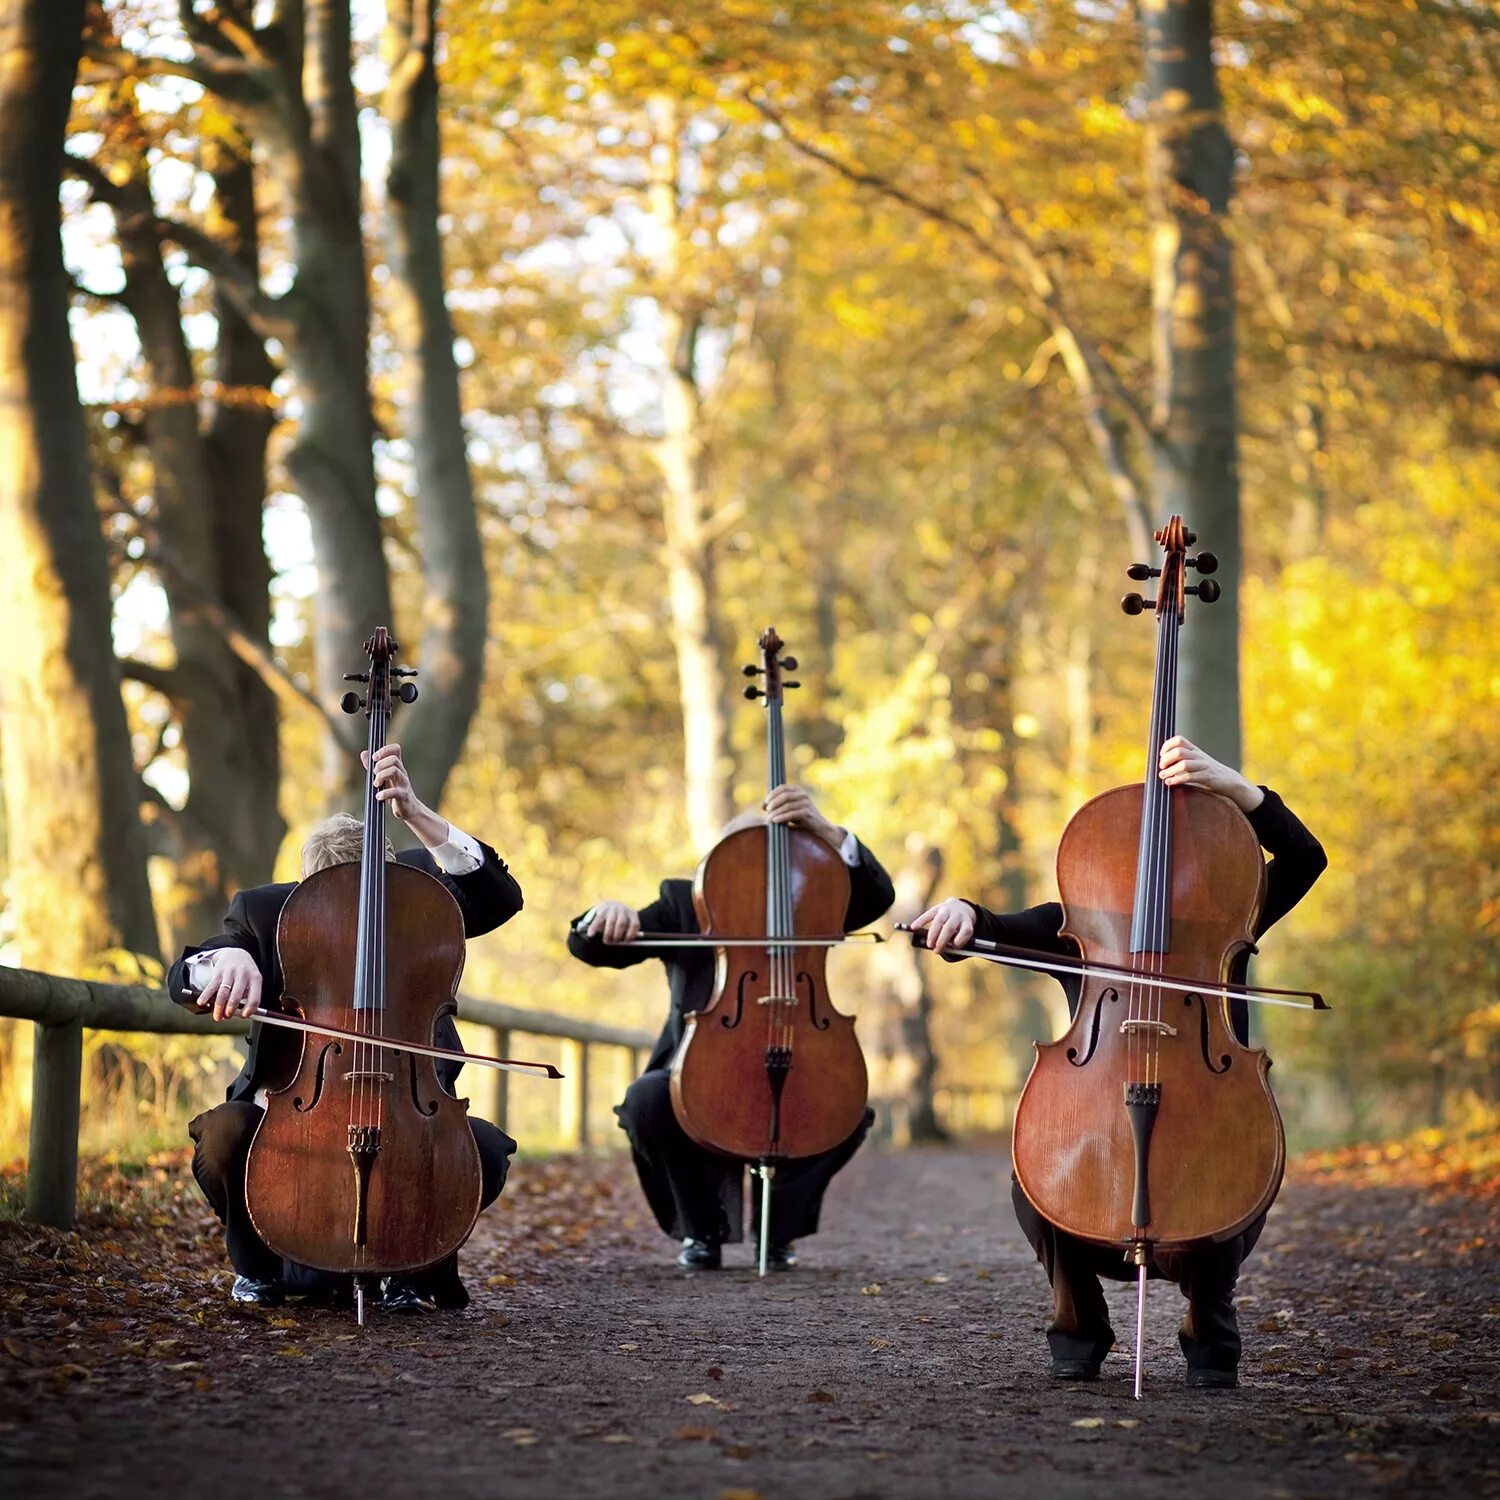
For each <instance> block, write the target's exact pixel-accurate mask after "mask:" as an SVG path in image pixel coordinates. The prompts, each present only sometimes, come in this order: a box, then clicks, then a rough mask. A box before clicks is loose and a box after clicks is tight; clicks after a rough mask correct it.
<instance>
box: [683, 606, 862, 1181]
mask: <svg viewBox="0 0 1500 1500" xmlns="http://www.w3.org/2000/svg"><path fill="white" fill-rule="evenodd" d="M760 645H761V652H762V667H761V668H760V670H761V671H762V672H764V674H765V686H764V688H763V689H754V688H752V689H750V690H749V691H750V693H753V694H755V695H756V696H760V695H761V693H763V694H764V697H765V700H766V710H767V716H768V717H767V741H768V756H767V760H768V776H767V780H768V785H769V787H770V788H773V789H774V788H775V787H777V786H780V785H781V784H782V782H783V781H785V779H786V748H785V736H784V731H783V727H782V719H781V704H782V686H783V681H782V675H781V669H782V665H783V663H782V661H781V660H780V655H779V653H780V650H781V641H780V638H779V637H778V636H777V635H776V632H775V631H774V630H767V631H766V632H765V634H764V635H762V637H761V641H760ZM785 665H786V666H788V667H791V668H795V667H796V662H795V661H793V660H792V659H791V658H788V659H787V660H786V662H785ZM751 670H754V669H751ZM792 685H793V686H795V684H792ZM693 904H694V907H695V908H696V910H697V914H698V924H699V928H700V930H701V931H702V933H703V934H704V936H705V937H708V938H714V937H719V938H725V939H730V938H761V937H764V938H769V939H771V941H770V942H769V943H768V944H767V946H765V947H763V948H760V947H753V946H751V947H723V948H720V949H719V950H718V956H717V967H716V971H715V979H714V990H713V997H712V999H711V1000H710V1001H709V1003H708V1004H707V1005H706V1006H705V1007H704V1008H703V1009H702V1010H701V1011H699V1012H697V1013H696V1014H693V1015H690V1016H688V1017H687V1019H686V1025H685V1028H684V1034H683V1039H682V1042H681V1044H680V1046H679V1047H678V1050H677V1053H676V1056H675V1057H674V1059H673V1062H672V1075H671V1096H672V1105H673V1109H674V1112H675V1113H676V1115H677V1119H678V1121H679V1123H680V1124H681V1125H682V1128H683V1129H684V1130H685V1131H686V1132H687V1134H688V1135H689V1136H690V1137H691V1138H692V1139H693V1140H694V1141H696V1142H697V1143H698V1144H699V1145H700V1146H705V1147H707V1148H708V1149H709V1150H713V1151H719V1152H722V1153H724V1154H725V1155H728V1156H737V1157H740V1158H742V1159H745V1160H749V1161H760V1162H776V1161H782V1160H787V1159H795V1158H797V1157H803V1156H815V1155H817V1154H818V1153H820V1152H823V1151H829V1150H832V1148H833V1147H835V1146H837V1145H839V1144H840V1143H841V1142H842V1141H845V1140H847V1139H848V1138H849V1136H850V1135H852V1134H853V1133H854V1131H855V1129H856V1128H857V1127H858V1125H859V1122H860V1120H861V1119H863V1117H864V1112H865V1106H866V1100H867V1097H868V1092H869V1080H868V1075H867V1073H866V1069H865V1059H864V1053H863V1052H862V1051H861V1050H860V1046H859V1042H858V1040H857V1039H856V1037H855V1035H854V1021H853V1019H852V1017H849V1016H846V1015H843V1014H841V1013H840V1012H838V1011H836V1010H835V1009H834V1008H833V1004H832V1001H831V1000H830V999H829V995H828V981H827V975H826V964H827V948H826V947H798V946H794V945H791V944H787V945H785V946H781V945H778V944H777V943H776V942H775V939H776V938H778V937H779V938H787V939H793V938H796V937H797V936H799V935H800V936H807V935H809V934H813V933H817V934H827V933H841V932H843V930H844V921H845V918H846V917H847V915H848V910H849V870H848V867H847V866H846V865H845V864H844V862H843V860H842V859H841V858H840V857H839V855H838V852H837V851H836V850H834V849H832V848H830V847H829V845H828V844H827V843H825V842H824V841H823V840H822V839H820V838H818V837H817V836H816V835H815V834H811V833H807V832H805V831H804V830H801V829H796V828H790V827H788V826H786V825H785V824H777V823H765V824H757V825H755V826H752V827H747V828H740V829H737V830H734V831H732V832H730V833H727V834H726V835H725V836H724V837H723V838H722V839H720V841H719V842H718V843H717V844H716V845H715V846H714V847H713V849H712V850H710V851H709V853H708V854H707V855H706V856H705V858H704V859H703V861H702V863H701V864H700V865H699V867H698V872H697V876H696V878H695V880H694V884H693Z"/></svg>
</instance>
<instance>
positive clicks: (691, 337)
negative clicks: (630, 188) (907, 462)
mask: <svg viewBox="0 0 1500 1500" xmlns="http://www.w3.org/2000/svg"><path fill="white" fill-rule="evenodd" d="M655 116H656V124H657V143H658V148H659V149H658V151H657V152H656V153H654V154H653V158H652V159H653V161H654V162H657V163H659V164H658V165H657V166H656V168H655V177H654V179H653V181H652V184H651V212H652V216H653V218H655V220H656V222H657V224H658V226H659V227H660V229H661V230H662V240H663V244H664V246H665V248H664V250H663V252H662V255H661V260H660V264H659V266H658V274H659V278H660V280H659V285H660V288H661V291H660V294H659V295H658V297H657V309H658V314H659V317H660V320H661V347H662V351H663V354H664V355H665V359H666V365H667V372H666V376H665V383H664V385H663V389H662V435H661V438H660V440H659V441H658V442H657V444H656V460H657V465H658V467H659V469H660V471H661V476H662V511H663V515H664V517H665V521H666V564H667V585H668V597H669V600H670V604H671V610H672V645H673V648H674V650H675V652H676V655H677V691H678V697H679V700H680V702H681V705H682V751H683V781H684V796H685V801H686V807H687V821H688V830H689V833H690V835H691V837H692V841H693V847H694V848H695V849H698V850H700V851H707V850H708V848H709V847H710V846H711V845H712V844H713V843H714V841H715V840H716V839H717V838H718V836H719V831H720V830H721V829H722V828H723V826H724V824H725V823H726V822H728V820H729V817H730V814H731V812H732V808H731V805H730V776H731V762H730V755H729V718H728V708H727V704H728V695H729V676H728V673H727V672H726V671H725V667H724V644H723V641H722V639H721V638H720V633H719V628H718V619H717V615H716V613H715V608H714V606H715V590H714V549H713V537H712V532H711V527H710V516H709V504H708V497H707V495H706V494H705V493H704V487H703V482H702V480H703V475H702V467H703V435H702V431H701V420H700V419H701V416H702V403H701V398H700V393H699V389H698V379H697V342H698V318H697V315H696V314H695V313H692V312H690V311H688V310H686V309H685V308H684V307H683V305H682V296H683V294H682V291H681V287H680V276H681V272H682V266H681V241H682V226H681V223H680V219H679V214H678V198H677V195H678V191H679V175H680V158H679V128H680V126H679V121H678V119H677V113H676V109H675V108H674V107H673V106H672V105H671V104H669V103H661V104H660V105H659V107H658V109H657V110H656V111H655ZM767 623H770V622H767Z"/></svg>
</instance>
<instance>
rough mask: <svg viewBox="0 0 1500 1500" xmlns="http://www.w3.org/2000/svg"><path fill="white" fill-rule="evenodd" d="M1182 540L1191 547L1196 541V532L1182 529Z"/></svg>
mask: <svg viewBox="0 0 1500 1500" xmlns="http://www.w3.org/2000/svg"><path fill="white" fill-rule="evenodd" d="M1182 540H1183V541H1184V542H1185V543H1186V544H1187V545H1188V546H1189V547H1191V546H1193V545H1194V544H1195V543H1196V542H1197V540H1198V533H1197V532H1196V531H1184V532H1183V533H1182Z"/></svg>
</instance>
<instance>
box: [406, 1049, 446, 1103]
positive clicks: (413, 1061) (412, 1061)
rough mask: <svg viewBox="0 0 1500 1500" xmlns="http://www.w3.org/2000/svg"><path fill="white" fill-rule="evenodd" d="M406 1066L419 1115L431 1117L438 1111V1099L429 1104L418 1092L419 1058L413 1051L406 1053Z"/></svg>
mask: <svg viewBox="0 0 1500 1500" xmlns="http://www.w3.org/2000/svg"><path fill="white" fill-rule="evenodd" d="M406 1066H407V1068H408V1069H409V1070H410V1078H411V1102H412V1104H413V1105H414V1106H415V1108H416V1111H417V1113H418V1114H419V1115H426V1116H427V1117H428V1118H429V1119H430V1118H431V1117H432V1116H433V1115H435V1114H436V1113H437V1112H438V1102H437V1100H436V1099H434V1100H432V1101H431V1103H429V1104H423V1103H422V1096H421V1095H420V1094H419V1093H418V1092H417V1058H416V1054H415V1053H413V1052H408V1053H407V1054H406Z"/></svg>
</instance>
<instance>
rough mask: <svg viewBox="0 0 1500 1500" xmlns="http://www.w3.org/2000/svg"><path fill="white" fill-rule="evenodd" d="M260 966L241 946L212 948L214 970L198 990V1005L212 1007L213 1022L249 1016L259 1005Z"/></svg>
mask: <svg viewBox="0 0 1500 1500" xmlns="http://www.w3.org/2000/svg"><path fill="white" fill-rule="evenodd" d="M262 982H263V981H262V980H261V977H260V969H259V967H258V966H257V965H256V962H255V960H254V959H253V958H251V957H250V955H249V954H248V953H246V952H245V950H244V949H243V948H217V949H215V950H214V971H213V973H212V974H211V975H210V976H209V979H208V983H207V984H205V985H204V986H203V988H202V989H201V990H200V991H199V992H198V1000H197V1003H198V1008H199V1009H200V1010H207V1009H209V1007H210V1006H212V1008H213V1016H214V1020H216V1021H229V1020H233V1019H234V1017H235V1016H248V1015H252V1014H253V1013H254V1012H255V1011H256V1010H258V1009H259V1008H260V992H261V985H262Z"/></svg>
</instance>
